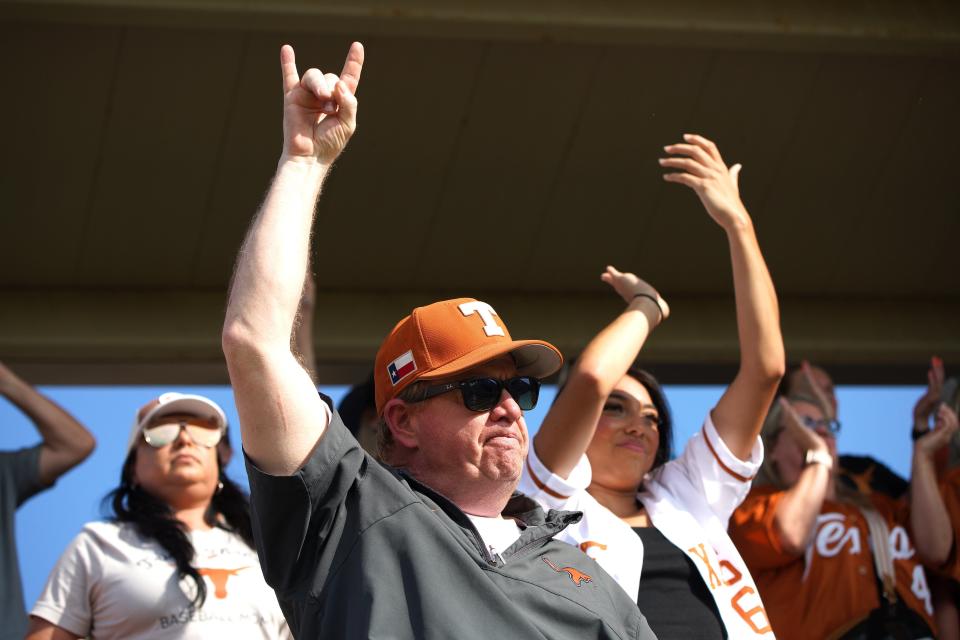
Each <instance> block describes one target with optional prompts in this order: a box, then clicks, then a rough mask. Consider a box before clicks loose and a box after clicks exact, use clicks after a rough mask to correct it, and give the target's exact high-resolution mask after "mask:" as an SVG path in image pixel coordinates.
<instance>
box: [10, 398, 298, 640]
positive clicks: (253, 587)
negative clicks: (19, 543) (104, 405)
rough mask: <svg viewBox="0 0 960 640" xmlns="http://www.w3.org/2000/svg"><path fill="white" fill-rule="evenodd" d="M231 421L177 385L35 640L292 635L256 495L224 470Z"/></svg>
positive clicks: (62, 571) (75, 547)
mask: <svg viewBox="0 0 960 640" xmlns="http://www.w3.org/2000/svg"><path fill="white" fill-rule="evenodd" d="M226 429H227V419H226V416H225V415H224V412H223V410H222V409H221V408H220V407H219V406H218V405H217V404H216V403H215V402H213V401H212V400H210V399H209V398H205V397H203V396H198V395H184V394H179V393H166V394H163V395H162V396H160V397H159V398H157V399H155V400H153V401H151V402H149V403H147V404H146V405H144V406H143V407H142V408H141V409H140V411H139V412H138V413H137V416H136V419H135V420H134V424H133V428H132V431H131V434H130V441H129V444H128V447H127V452H128V453H127V458H126V460H125V462H124V464H123V470H122V472H121V477H120V486H119V487H117V488H116V489H114V490H113V491H112V492H111V493H110V494H108V496H107V497H106V499H105V501H104V502H105V504H106V503H109V504H110V505H111V507H112V511H113V517H112V518H110V519H109V520H107V521H100V522H91V523H88V524H87V525H86V526H84V528H83V530H82V531H81V532H80V534H79V535H78V536H77V537H76V538H74V540H73V541H72V542H71V543H70V545H69V546H68V547H67V550H66V551H65V552H64V553H63V555H62V556H61V557H60V560H59V561H58V562H57V564H56V566H55V567H54V569H53V571H52V572H51V574H50V577H49V578H48V579H47V584H46V586H45V587H44V590H43V592H42V594H41V595H40V598H39V600H38V601H37V603H36V605H35V606H34V608H33V611H32V612H31V623H30V629H29V631H28V633H27V638H29V639H30V640H40V639H47V638H50V639H60V638H82V637H90V638H167V637H170V638H173V637H176V638H220V637H229V638H231V639H232V640H240V639H242V638H287V637H290V634H289V630H288V629H287V626H286V622H285V621H284V618H283V614H282V612H281V611H280V607H279V605H278V604H277V599H276V597H275V596H274V594H273V591H272V590H271V589H270V588H269V587H268V586H267V585H266V583H265V582H264V580H263V575H262V573H261V570H260V565H259V562H258V559H257V555H256V553H255V552H254V550H253V535H252V532H251V525H250V508H249V502H248V500H247V496H246V494H245V493H244V492H243V491H242V490H241V489H240V487H238V486H237V485H236V484H235V483H234V482H233V481H231V480H230V479H229V478H227V477H226V475H225V474H224V472H223V464H222V463H223V461H222V459H221V456H222V454H221V453H219V448H218V446H217V445H218V444H219V443H220V442H221V439H222V438H223V435H224V433H225V432H226Z"/></svg>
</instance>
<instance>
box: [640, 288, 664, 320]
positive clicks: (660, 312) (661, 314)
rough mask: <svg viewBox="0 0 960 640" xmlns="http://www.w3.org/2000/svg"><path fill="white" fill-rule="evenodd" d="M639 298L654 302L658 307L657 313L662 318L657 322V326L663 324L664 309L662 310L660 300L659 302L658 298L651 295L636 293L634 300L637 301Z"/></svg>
mask: <svg viewBox="0 0 960 640" xmlns="http://www.w3.org/2000/svg"><path fill="white" fill-rule="evenodd" d="M637 298H649V299H650V300H653V304H655V305H657V313H658V314H660V318H659V319H658V320H657V324H660V323H661V322H663V309H661V308H660V301H659V300H657V299H656V298H654V297H653V296H652V295H650V294H649V293H635V294H633V299H634V300H636V299H637Z"/></svg>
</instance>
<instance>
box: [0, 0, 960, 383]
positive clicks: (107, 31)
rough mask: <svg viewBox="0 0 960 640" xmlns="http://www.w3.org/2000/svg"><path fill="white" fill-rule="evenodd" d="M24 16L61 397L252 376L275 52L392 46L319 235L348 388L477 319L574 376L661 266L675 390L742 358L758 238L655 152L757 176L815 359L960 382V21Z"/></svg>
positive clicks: (15, 332)
mask: <svg viewBox="0 0 960 640" xmlns="http://www.w3.org/2000/svg"><path fill="white" fill-rule="evenodd" d="M821 4H822V5H823V6H819V5H817V4H811V3H806V2H800V1H799V0H794V1H793V2H787V3H781V4H780V5H778V6H777V7H776V8H761V7H758V6H755V5H754V4H752V3H747V2H725V3H712V2H706V1H698V2H693V1H688V2H679V3H677V2H671V3H666V2H663V3H659V4H658V5H651V6H647V7H640V6H636V3H628V2H604V3H596V4H591V3H588V4H586V5H584V4H582V3H573V2H563V3H557V4H556V5H555V6H552V7H551V8H550V9H549V10H548V9H547V8H545V7H541V6H540V5H539V3H532V2H525V3H524V2H521V3H515V2H510V3H508V2H493V3H484V4H483V5H482V6H480V5H476V6H475V5H472V4H468V3H459V4H458V3H447V2H437V1H435V0H420V1H419V2H413V3H403V4H400V3H393V4H389V3H385V2H360V3H356V2H352V3H350V4H349V5H348V4H345V3H344V4H337V3H320V2H307V1H302V2H285V3H266V2H264V3H259V4H257V3H245V2H239V1H238V0H232V1H222V2H217V1H213V2H205V3H199V2H174V1H165V2H134V1H132V0H127V1H126V2H123V1H120V2H94V1H91V0H88V1H84V2H2V3H0V86H2V87H3V88H4V98H3V100H2V101H0V122H2V123H3V125H4V134H3V135H4V137H3V141H4V142H3V152H2V154H0V185H2V189H0V194H2V197H3V207H2V209H3V214H2V216H0V359H3V360H4V361H6V362H8V363H9V364H11V365H15V366H17V367H18V368H19V369H20V370H21V371H22V372H24V374H25V375H30V376H32V377H33V379H34V380H35V381H38V382H91V383H101V382H109V383H126V382H157V383H161V382H223V381H225V380H226V372H225V369H224V367H223V364H222V356H221V355H220V352H219V327H220V323H221V322H222V314H223V306H224V303H225V291H226V288H227V285H228V281H229V277H230V273H231V270H232V265H233V261H234V258H235V255H236V252H237V249H238V246H239V244H240V242H241V240H242V237H243V233H244V230H245V229H246V226H247V225H248V223H249V221H250V219H251V217H252V215H253V214H254V212H255V211H256V208H257V206H258V203H259V201H260V199H261V197H262V195H263V193H264V191H265V189H266V187H267V184H268V182H269V179H270V176H271V174H272V172H273V169H274V167H275V164H276V160H277V157H278V154H279V150H280V92H279V74H278V50H279V46H280V44H282V43H284V42H290V43H291V44H293V45H294V46H295V48H296V50H297V56H298V62H299V66H300V69H301V71H303V70H304V69H305V68H307V67H308V66H311V65H313V66H319V67H320V68H321V69H324V70H331V71H337V70H339V65H340V63H341V61H342V58H343V55H344V53H345V52H346V49H347V47H348V45H349V42H350V41H351V39H359V40H362V41H363V42H364V44H365V46H366V66H365V68H364V72H363V78H362V81H361V87H360V91H359V98H360V113H359V129H358V132H357V134H356V136H355V137H354V139H353V140H352V141H351V143H350V146H349V147H348V149H347V151H346V153H345V154H344V155H343V156H342V158H341V160H340V162H339V163H338V166H337V168H336V169H335V172H334V174H333V175H332V177H331V179H330V181H329V182H328V184H327V187H326V191H325V194H324V196H323V198H322V200H321V203H320V205H319V209H318V216H317V225H316V232H315V235H314V238H313V246H314V265H313V270H314V272H315V274H316V281H317V287H318V317H317V318H316V321H315V324H314V328H315V334H316V340H315V342H316V349H317V356H318V360H319V364H320V378H321V381H323V382H349V381H353V380H355V379H358V378H360V377H363V372H364V370H365V369H366V368H367V367H368V366H369V362H370V361H371V360H372V357H373V355H374V353H375V351H376V347H377V345H378V344H379V341H380V340H381V339H382V337H383V336H384V335H385V334H386V332H387V331H388V330H389V329H390V327H392V325H393V324H394V322H396V320H398V319H399V318H400V317H401V316H402V315H404V314H405V313H407V312H408V311H409V309H410V307H411V306H413V305H416V304H422V303H427V302H430V301H432V300H435V299H438V298H440V297H454V296H460V295H468V296H474V297H481V298H483V299H484V300H486V301H487V302H489V303H491V304H492V305H493V306H494V307H495V308H497V310H498V311H499V312H500V313H501V315H502V316H504V318H505V319H506V320H507V322H508V323H509V325H510V328H511V332H512V333H513V334H514V337H528V336H536V337H543V338H546V339H549V340H552V341H555V342H556V343H557V344H558V346H560V347H561V349H563V350H564V351H565V352H567V353H570V354H574V353H576V352H577V351H578V350H579V349H581V348H582V347H583V345H584V344H585V342H586V341H587V340H588V339H589V337H590V336H591V335H592V334H593V333H595V332H596V331H597V330H598V329H599V328H600V327H601V326H603V324H604V323H605V322H606V321H608V320H609V319H610V318H612V317H613V315H614V314H615V313H616V312H617V310H618V309H619V308H620V305H619V303H618V300H617V299H616V297H615V296H614V295H613V294H612V293H611V292H609V291H607V290H606V289H605V285H603V284H602V283H600V281H599V274H600V271H601V269H602V268H603V266H604V265H606V264H614V265H616V266H618V267H619V268H621V269H624V270H631V271H634V272H636V273H637V274H638V275H640V276H641V277H643V278H644V279H646V280H648V281H649V282H651V283H652V284H654V285H655V286H656V287H657V288H658V289H659V290H660V291H661V292H662V293H663V295H664V297H666V298H667V299H668V300H669V301H670V303H671V307H672V309H673V316H672V317H671V318H670V320H669V321H668V322H667V323H666V324H665V325H664V326H663V327H662V328H661V329H659V330H658V331H657V333H656V335H655V336H654V337H653V338H652V340H651V341H650V343H649V345H648V347H647V349H646V350H645V352H644V356H643V357H644V359H645V362H647V363H648V364H653V365H655V368H656V367H659V369H660V371H661V372H662V374H663V377H665V378H666V379H667V380H670V381H677V382H716V381H723V380H725V379H727V378H728V376H729V371H730V370H731V368H732V367H733V366H734V365H735V363H736V359H737V336H736V326H735V323H734V307H733V300H732V287H731V275H730V268H729V258H728V255H727V244H726V241H725V239H724V237H723V234H722V232H721V231H720V229H719V228H718V227H717V226H716V225H715V224H714V223H713V222H712V221H711V220H710V218H709V216H708V215H707V214H706V213H705V212H704V211H703V210H702V209H701V208H700V206H699V202H698V201H697V199H696V197H695V196H694V195H693V194H692V193H690V192H688V191H686V190H685V189H684V188H683V187H680V186H678V185H671V184H666V183H664V182H663V181H662V179H661V177H660V176H661V171H660V169H659V167H658V165H657V162H656V159H657V158H658V157H660V155H661V152H662V149H661V147H662V146H663V145H664V144H668V143H670V142H674V141H676V140H678V138H679V136H680V134H682V133H683V132H687V131H693V132H699V133H703V134H704V135H707V136H708V137H711V138H712V139H714V140H716V141H717V143H718V144H719V146H720V149H721V151H722V152H723V154H724V156H725V158H726V159H727V161H728V163H731V164H732V163H733V162H741V163H742V164H743V165H744V169H743V172H742V174H741V190H742V195H743V198H744V200H745V202H746V204H747V206H748V208H749V210H750V211H751V214H752V215H753V218H754V221H755V224H756V227H757V229H758V234H759V237H760V241H761V245H762V247H763V250H764V253H765V255H766V257H767V260H768V263H769V266H770V269H771V272H772V274H773V276H774V280H775V282H776V285H777V289H778V292H779V295H780V298H781V305H782V321H783V327H784V332H785V337H786V340H787V350H788V355H789V356H790V357H791V359H792V360H796V359H799V358H801V357H809V358H813V359H816V360H818V361H821V362H823V363H824V364H826V365H828V366H830V367H832V368H833V369H834V370H835V371H837V372H839V376H838V377H839V378H840V380H841V381H847V382H916V383H922V382H923V380H924V377H923V369H924V366H925V361H926V358H928V357H929V355H930V354H932V353H938V354H940V355H942V356H944V357H945V358H946V359H947V363H948V366H949V364H950V363H951V361H952V362H954V363H960V335H958V334H960V332H958V328H960V320H958V318H960V281H958V277H957V276H958V267H957V250H956V247H957V241H958V239H960V164H958V161H957V151H956V150H957V149H958V148H960V127H958V126H957V123H956V119H957V115H958V114H960V6H958V5H957V4H956V3H952V2H946V1H942V2H940V1H933V0H927V1H926V2H919V3H911V4H904V3H894V2H892V1H890V2H869V3H868V2H862V3H854V4H853V5H851V6H849V7H848V8H847V9H844V10H840V9H837V8H834V7H833V6H832V4H831V3H821Z"/></svg>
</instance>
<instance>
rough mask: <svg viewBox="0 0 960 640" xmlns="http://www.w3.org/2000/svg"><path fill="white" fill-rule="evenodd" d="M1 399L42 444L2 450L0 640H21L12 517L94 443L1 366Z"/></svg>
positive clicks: (23, 621) (23, 625) (23, 617)
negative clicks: (22, 416)
mask: <svg viewBox="0 0 960 640" xmlns="http://www.w3.org/2000/svg"><path fill="white" fill-rule="evenodd" d="M0 395H2V396H3V397H4V398H6V399H7V400H9V401H10V402H11V403H13V404H14V405H15V406H16V407H17V408H19V409H20V410H21V411H23V413H24V414H26V416H27V417H28V418H29V419H30V420H31V421H32V422H33V424H34V426H36V428H37V431H38V432H39V433H40V438H41V442H40V443H39V444H37V445H35V446H33V447H28V448H26V449H19V450H17V451H0V640H13V639H14V638H16V639H17V640H20V638H23V635H24V633H26V631H27V612H26V609H24V604H23V586H22V585H21V583H20V564H19V561H18V559H17V541H16V535H15V533H16V529H15V527H14V513H15V512H16V510H17V509H18V508H19V507H20V505H22V504H23V503H24V502H26V501H27V500H28V499H29V498H31V497H32V496H34V495H36V494H38V493H40V492H41V491H44V490H46V489H49V488H50V487H52V486H53V484H54V482H56V481H57V478H59V477H60V476H62V475H63V474H64V473H66V472H67V471H69V470H70V469H72V468H73V467H75V466H77V465H78V464H80V463H81V462H83V460H84V459H86V457H87V456H89V455H90V454H91V453H92V452H93V448H94V447H95V446H96V441H95V440H94V439H93V436H92V435H91V434H90V432H89V431H87V430H86V429H85V428H84V426H83V425H82V424H80V423H79V422H77V420H76V419H74V417H73V416H71V415H70V414H69V413H67V412H66V411H64V410H63V409H61V408H60V407H59V406H58V405H57V404H56V403H55V402H53V401H52V400H50V399H49V398H47V397H46V396H44V395H43V394H41V393H40V392H38V391H37V390H36V389H34V388H33V387H32V386H30V385H29V384H28V383H26V382H24V381H23V380H22V379H21V378H20V377H19V376H17V374H15V373H14V372H13V371H11V370H10V369H9V368H8V367H7V366H5V365H4V364H3V363H2V362H0Z"/></svg>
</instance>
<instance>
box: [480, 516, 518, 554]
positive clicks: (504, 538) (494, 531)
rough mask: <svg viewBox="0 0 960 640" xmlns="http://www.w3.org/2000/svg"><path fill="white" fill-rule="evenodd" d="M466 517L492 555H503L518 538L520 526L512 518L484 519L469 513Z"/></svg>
mask: <svg viewBox="0 0 960 640" xmlns="http://www.w3.org/2000/svg"><path fill="white" fill-rule="evenodd" d="M467 517H468V518H470V522H472V523H473V526H475V527H476V528H477V531H479V532H480V537H481V538H483V542H484V543H485V544H486V545H487V547H489V549H490V552H491V553H493V554H494V555H499V554H501V553H503V551H504V550H505V549H506V548H507V547H509V546H510V545H512V544H513V543H514V542H516V541H517V538H519V537H520V525H518V524H517V521H516V520H514V519H513V518H500V517H497V518H485V517H483V516H472V515H470V514H469V513H468V514H467Z"/></svg>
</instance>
